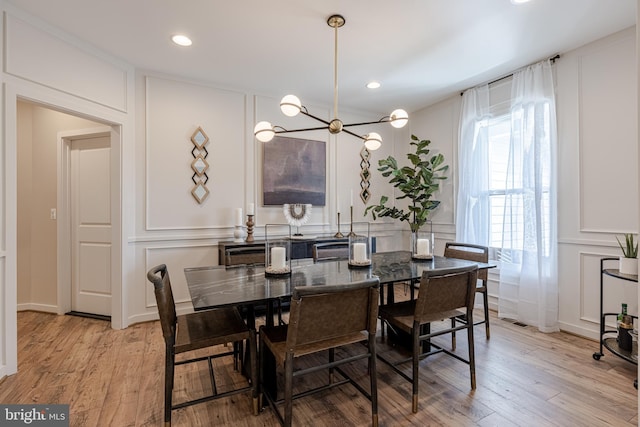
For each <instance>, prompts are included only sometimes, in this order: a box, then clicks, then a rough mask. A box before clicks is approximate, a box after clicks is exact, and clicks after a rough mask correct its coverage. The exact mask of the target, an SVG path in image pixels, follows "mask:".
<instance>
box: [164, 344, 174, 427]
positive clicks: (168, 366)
mask: <svg viewBox="0 0 640 427" xmlns="http://www.w3.org/2000/svg"><path fill="white" fill-rule="evenodd" d="M174 372H175V354H174V353H173V346H172V345H170V344H167V346H166V351H165V366H164V425H165V427H167V426H170V425H171V406H172V395H173V377H174Z"/></svg>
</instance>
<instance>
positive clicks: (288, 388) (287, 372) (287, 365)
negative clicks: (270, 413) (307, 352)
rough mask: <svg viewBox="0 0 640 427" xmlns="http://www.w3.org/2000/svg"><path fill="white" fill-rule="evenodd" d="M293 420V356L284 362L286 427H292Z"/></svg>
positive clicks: (288, 356) (289, 355) (288, 355)
mask: <svg viewBox="0 0 640 427" xmlns="http://www.w3.org/2000/svg"><path fill="white" fill-rule="evenodd" d="M292 419H293V355H291V354H290V353H289V354H287V357H286V359H285V362H284V427H291V423H292Z"/></svg>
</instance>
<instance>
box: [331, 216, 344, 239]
mask: <svg viewBox="0 0 640 427" xmlns="http://www.w3.org/2000/svg"><path fill="white" fill-rule="evenodd" d="M333 237H336V238H338V239H340V238H342V237H344V234H342V233H341V232H340V212H338V232H337V233H336V234H334V235H333Z"/></svg>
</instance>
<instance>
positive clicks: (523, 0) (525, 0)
mask: <svg viewBox="0 0 640 427" xmlns="http://www.w3.org/2000/svg"><path fill="white" fill-rule="evenodd" d="M530 1H531V0H511V4H523V3H528V2H530Z"/></svg>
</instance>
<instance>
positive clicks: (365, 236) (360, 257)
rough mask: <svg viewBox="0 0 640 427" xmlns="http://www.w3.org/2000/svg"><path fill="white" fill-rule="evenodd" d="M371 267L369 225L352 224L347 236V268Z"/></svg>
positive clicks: (363, 223)
mask: <svg viewBox="0 0 640 427" xmlns="http://www.w3.org/2000/svg"><path fill="white" fill-rule="evenodd" d="M369 266H371V239H370V238H369V223H368V222H354V223H353V232H352V233H350V234H349V267H369Z"/></svg>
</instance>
